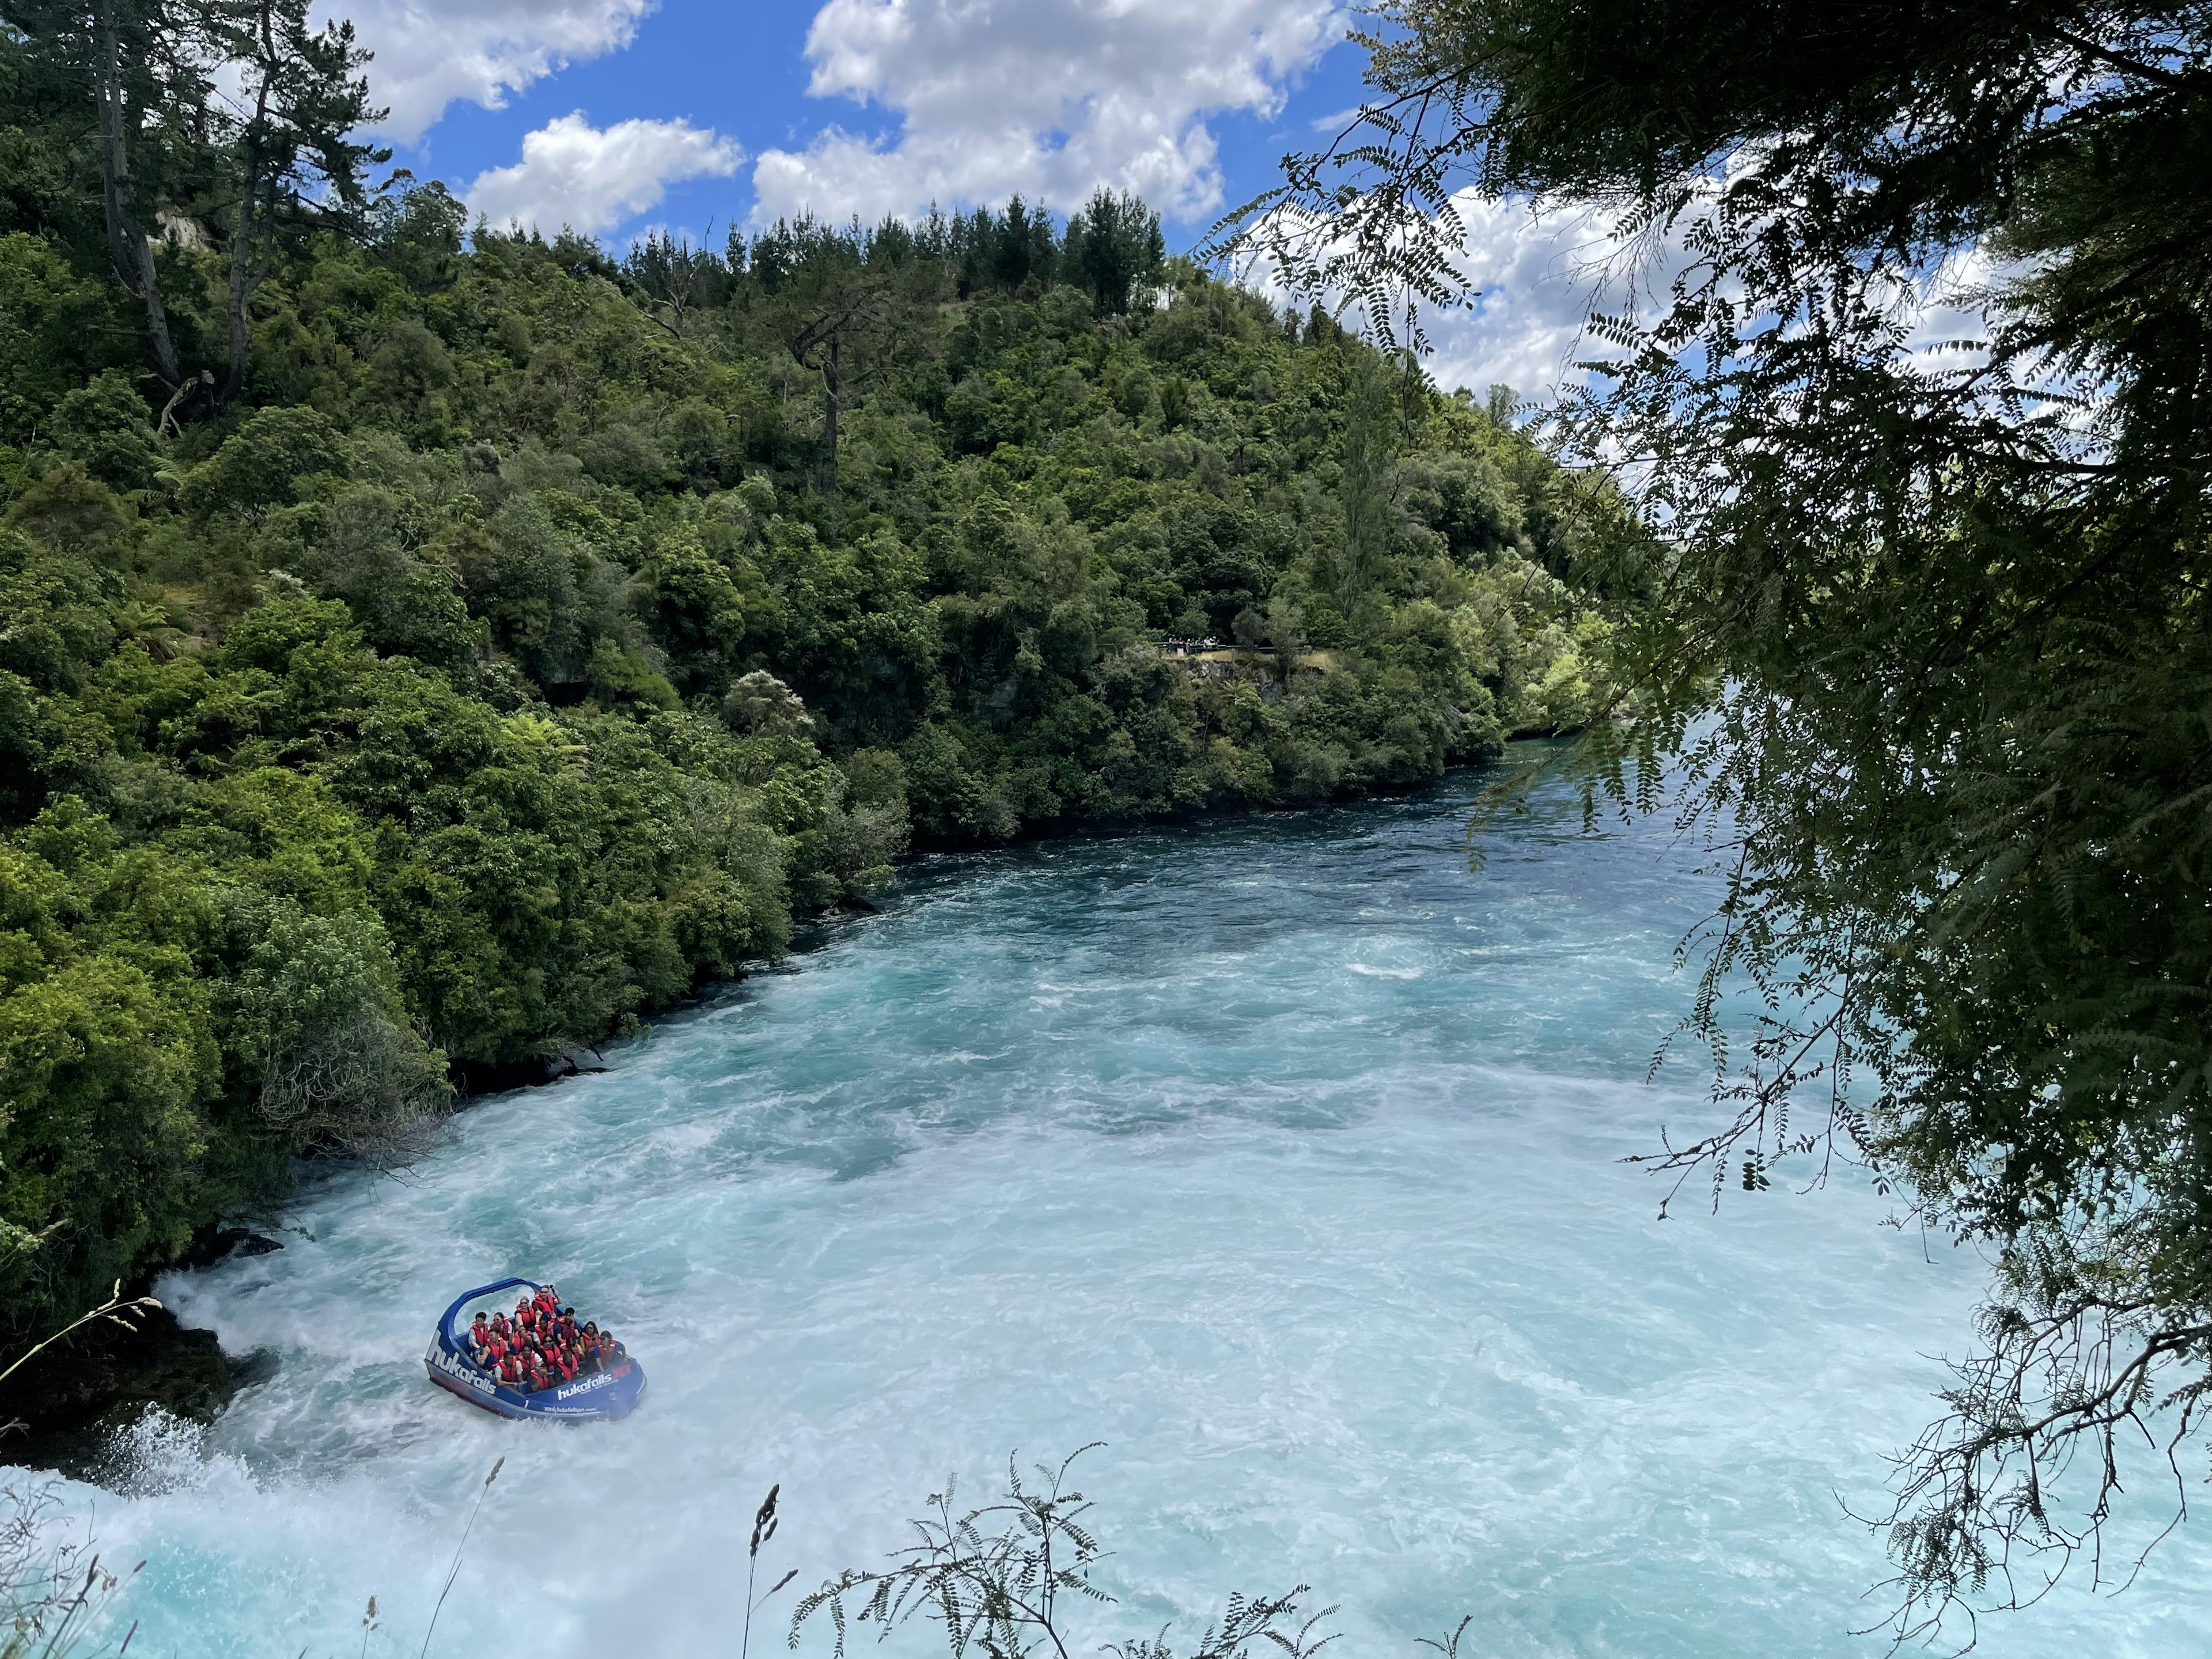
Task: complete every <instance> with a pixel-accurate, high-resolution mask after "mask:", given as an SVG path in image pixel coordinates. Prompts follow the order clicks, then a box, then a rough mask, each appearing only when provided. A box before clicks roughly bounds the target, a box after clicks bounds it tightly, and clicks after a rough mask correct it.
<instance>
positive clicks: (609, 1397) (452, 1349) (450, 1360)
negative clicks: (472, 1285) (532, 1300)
mask: <svg viewBox="0 0 2212 1659" xmlns="http://www.w3.org/2000/svg"><path fill="white" fill-rule="evenodd" d="M528 1284H529V1281H528V1280H526V1279H507V1280H505V1281H503V1282H502V1283H501V1284H500V1285H485V1286H483V1288H482V1289H480V1290H475V1291H470V1292H469V1293H468V1295H466V1296H465V1297H461V1298H460V1300H459V1301H458V1302H456V1303H454V1304H453V1306H452V1307H450V1308H448V1309H447V1310H446V1316H445V1317H444V1318H443V1319H441V1320H440V1321H439V1322H438V1334H436V1335H435V1336H434V1337H433V1338H431V1339H430V1351H429V1352H428V1353H426V1354H424V1355H423V1356H422V1365H423V1369H424V1370H428V1372H429V1373H430V1380H431V1381H432V1382H433V1383H436V1384H437V1385H438V1386H439V1387H440V1388H441V1389H446V1390H447V1391H448V1392H449V1393H452V1394H456V1395H459V1396H460V1397H461V1398H462V1399H464V1400H465V1401H468V1402H469V1404H471V1406H475V1407H479V1408H481V1409H482V1410H484V1411H488V1412H490V1413H492V1414H493V1415H495V1416H497V1417H512V1418H556V1419H562V1420H563V1421H567V1422H572V1423H588V1422H611V1421H612V1420H614V1419H617V1418H623V1417H628V1416H629V1414H630V1413H632V1412H634V1411H635V1410H636V1409H637V1407H638V1402H639V1401H641V1400H643V1399H644V1398H645V1367H644V1366H642V1365H641V1364H638V1363H637V1361H636V1360H635V1359H634V1358H630V1357H629V1356H628V1355H624V1356H623V1358H622V1360H621V1361H620V1362H619V1363H618V1364H615V1365H613V1366H612V1367H611V1368H610V1369H608V1370H604V1371H592V1372H587V1373H586V1374H585V1375H583V1376H579V1377H577V1378H576V1380H575V1381H574V1382H573V1383H556V1385H555V1386H554V1387H552V1388H550V1389H538V1391H537V1392H536V1393H534V1394H526V1393H525V1392H524V1391H523V1390H522V1389H514V1388H509V1387H507V1385H506V1384H504V1383H501V1382H500V1381H499V1380H498V1379H497V1378H496V1377H495V1376H491V1375H490V1374H489V1372H487V1371H486V1370H484V1369H483V1367H482V1366H481V1365H478V1364H476V1363H475V1362H474V1361H473V1360H471V1359H470V1358H468V1356H467V1355H465V1354H464V1353H463V1352H461V1349H460V1346H459V1343H458V1342H457V1341H455V1340H454V1338H453V1330H454V1326H455V1321H456V1319H457V1317H458V1316H459V1312H460V1310H462V1309H463V1308H465V1307H466V1306H467V1305H468V1304H469V1303H471V1301H474V1300H476V1299H477V1297H482V1296H484V1295H486V1294H488V1293H489V1292H491V1291H497V1290H501V1289H503V1288H505V1287H506V1286H507V1285H528ZM531 1288H532V1289H533V1290H534V1289H535V1288H536V1286H535V1285H532V1286H531Z"/></svg>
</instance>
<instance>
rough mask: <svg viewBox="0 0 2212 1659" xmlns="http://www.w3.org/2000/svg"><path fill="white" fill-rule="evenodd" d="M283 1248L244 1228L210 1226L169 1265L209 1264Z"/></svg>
mask: <svg viewBox="0 0 2212 1659" xmlns="http://www.w3.org/2000/svg"><path fill="white" fill-rule="evenodd" d="M283 1248H284V1247H283V1245H282V1244H280V1243H277V1242H276V1240H275V1239H273V1238H264V1237H262V1236H261V1235H260V1234H259V1233H250V1232H248V1231H246V1229H245V1228H243V1227H209V1228H206V1229H204V1230H203V1231H201V1232H200V1234H199V1235H198V1237H196V1238H194V1239H193V1240H192V1242H191V1245H190V1247H189V1248H187V1249H185V1253H184V1254H183V1255H180V1256H179V1257H178V1258H177V1259H176V1260H175V1261H173V1262H171V1263H170V1264H169V1265H170V1266H171V1267H213V1266H215V1264H216V1262H218V1261H222V1260H223V1259H224V1258H225V1257H228V1256H234V1255H268V1254H269V1253H270V1251H271V1250H281V1249H283Z"/></svg>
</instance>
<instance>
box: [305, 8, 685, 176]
mask: <svg viewBox="0 0 2212 1659" xmlns="http://www.w3.org/2000/svg"><path fill="white" fill-rule="evenodd" d="M652 9H653V0H436V3H431V0H318V3H317V4H316V6H315V15H316V16H317V17H318V18H319V19H323V20H327V19H329V18H331V17H347V18H350V19H351V20H352V21H353V24H354V27H355V30H356V33H358V34H359V35H360V36H361V40H362V45H364V46H367V47H368V49H369V50H370V51H372V52H374V53H375V54H376V59H375V61H374V63H372V64H370V65H369V71H368V79H369V87H370V89H371V91H372V93H373V94H374V97H375V99H376V101H377V102H378V103H380V104H387V105H389V106H391V109H392V113H391V114H390V115H389V116H388V117H386V119H385V121H384V123H383V125H382V127H381V129H380V131H381V132H382V133H383V135H384V136H385V137H387V138H391V139H394V140H396V141H397V142H398V143H403V144H411V143H414V142H415V141H416V139H418V138H420V137H422V135H423V133H425V132H426V131H428V130H429V128H430V126H431V125H433V124H434V123H435V121H436V120H437V118H439V117H440V116H441V115H442V114H444V113H445V111H446V106H447V105H448V104H450V103H452V102H453V100H455V99H459V98H465V99H469V100H472V101H474V102H476V103H479V104H482V105H483V106H484V107H485V108H486V109H498V108H500V107H501V106H503V105H504V104H505V103H506V101H507V94H509V93H512V92H520V90H521V89H522V88H525V87H526V86H528V85H530V84H531V82H533V81H538V80H540V79H543V78H544V76H548V75H552V74H555V73H556V72H557V71H559V70H563V69H566V68H567V67H568V65H569V64H574V63H581V62H584V61H586V59H589V58H597V57H599V55H600V54H602V53H604V52H613V51H616V50H617V49H618V48H621V47H623V46H628V45H629V43H630V41H631V40H632V38H633V37H634V36H635V34H636V33H637V25H638V21H639V20H640V19H641V18H642V17H643V16H644V15H646V14H647V12H649V11H651V10H652Z"/></svg>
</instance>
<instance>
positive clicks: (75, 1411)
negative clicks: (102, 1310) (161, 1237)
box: [0, 1240, 268, 1476]
mask: <svg viewBox="0 0 2212 1659" xmlns="http://www.w3.org/2000/svg"><path fill="white" fill-rule="evenodd" d="M267 1242H268V1241H266V1240H263V1241H262V1243H264V1244H265V1243H267ZM235 1390H236V1385H235V1383H234V1381H233V1379H232V1376H231V1373H230V1367H229V1366H228V1364H226V1363H225V1362H224V1359H223V1357H222V1347H221V1346H220V1345H218V1344H217V1342H216V1335H215V1333H214V1332H213V1331H196V1330H191V1329H189V1328H186V1327H185V1326H183V1325H179V1323H178V1322H177V1318H176V1316H175V1315H174V1314H173V1313H171V1312H170V1311H169V1310H167V1309H166V1308H155V1309H149V1310H146V1311H145V1312H143V1314H142V1315H139V1316H135V1317H134V1321H133V1324H132V1327H131V1328H128V1329H126V1328H124V1327H122V1326H119V1325H117V1324H113V1323H111V1322H107V1321H105V1320H103V1321H100V1322H98V1323H96V1324H93V1325H88V1326H86V1327H85V1328H83V1329H82V1330H78V1331H75V1332H72V1333H71V1334H70V1335H69V1336H67V1337H64V1339H63V1340H61V1341H59V1342H57V1343H55V1344H54V1346H52V1347H50V1348H48V1349H46V1351H45V1352H42V1353H40V1355H39V1356H38V1357H37V1358H34V1359H33V1360H32V1361H31V1362H30V1363H29V1364H27V1365H25V1366H24V1367H23V1368H22V1369H21V1370H19V1371H17V1372H16V1373H15V1375H14V1376H11V1377H9V1379H8V1381H7V1382H6V1383H4V1384H0V1423H20V1424H21V1425H22V1426H21V1427H20V1428H17V1429H15V1430H13V1431H10V1432H9V1434H8V1436H7V1437H6V1438H5V1439H4V1440H0V1462H6V1463H16V1464H21V1465H24V1466H26V1467H28V1468H51V1469H58V1470H60V1471H62V1472H63V1473H64V1474H73V1475H79V1476H83V1475H87V1474H91V1473H93V1472H94V1471H95V1470H96V1469H97V1468H98V1466H99V1464H100V1462H101V1461H102V1460H103V1458H104V1455H105V1450H106V1443H107V1442H108V1440H109V1438H110V1437H111V1436H112V1433H113V1432H114V1431H116V1430H118V1429H125V1428H128V1427H129V1426H130V1425H132V1424H133V1423H135V1422H137V1420H138V1419H139V1418H140V1417H142V1416H143V1415H144V1414H145V1413H146V1410H147V1408H148V1407H150V1406H158V1407H161V1409H162V1410H164V1411H166V1412H168V1413H171V1414H172V1415H173V1416H176V1417H180V1418H185V1419H191V1420H193V1421H197V1422H203V1423H204V1422H209V1421H211V1420H213V1419H214V1418H215V1416H216V1413H219V1412H220V1411H222V1408H223V1407H225V1406H227V1405H228V1404H229V1403H230V1397H231V1395H232V1394H233V1393H234V1392H235Z"/></svg>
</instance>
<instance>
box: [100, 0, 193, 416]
mask: <svg viewBox="0 0 2212 1659" xmlns="http://www.w3.org/2000/svg"><path fill="white" fill-rule="evenodd" d="M118 3H119V0H100V9H99V12H98V17H99V23H100V44H99V51H98V54H97V67H96V69H95V71H94V74H95V82H96V85H95V94H96V97H97V100H98V102H99V106H100V189H101V196H102V199H103V202H104V204H105V206H106V215H107V257H108V258H109V259H110V260H112V262H113V263H114V265H115V274H116V276H118V277H119V278H121V279H122V283H123V286H124V287H125V288H126V289H130V290H131V293H133V294H135V295H137V296H138V298H139V299H140V300H142V301H144V303H145V307H146V349H147V352H148V354H149V356H151V357H152V358H153V361H154V369H155V373H156V374H159V375H160V376H161V379H162V380H164V381H165V382H167V385H168V387H169V389H170V390H171V391H172V392H175V391H177V390H178V389H179V388H180V387H181V386H183V384H184V379H185V376H184V371H183V369H182V368H179V365H178V362H177V346H176V342H175V341H174V340H173V339H171V338H170V337H169V315H168V313H167V311H165V310H164V309H163V308H162V306H161V281H160V278H159V276H157V275H156V273H155V269H154V249H153V246H152V244H151V243H149V241H148V240H146V232H145V229H144V228H143V226H141V225H140V224H139V222H138V221H137V216H135V215H133V214H132V212H131V148H130V141H131V110H130V106H129V102H128V100H126V99H125V96H124V92H123V40H122V34H121V32H120V31H119V30H118V28H117V27H116V22H115V9H116V7H117V5H118Z"/></svg>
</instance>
